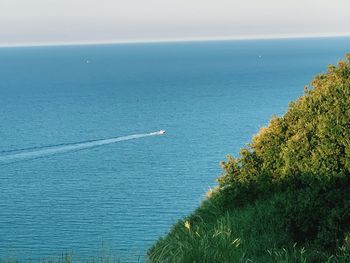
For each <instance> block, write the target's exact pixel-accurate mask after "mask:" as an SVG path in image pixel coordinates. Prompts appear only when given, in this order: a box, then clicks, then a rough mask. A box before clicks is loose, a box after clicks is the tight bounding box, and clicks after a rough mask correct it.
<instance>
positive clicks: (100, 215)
mask: <svg viewBox="0 0 350 263" xmlns="http://www.w3.org/2000/svg"><path fill="white" fill-rule="evenodd" d="M347 52H350V38H349V37H337V38H309V39H306V38H305V39H279V40H278V39H275V40H271V39H270V40H236V41H203V42H174V43H134V44H114V45H112V44H110V45H81V46H79V45H77V46H46V47H44V46H41V47H8V48H6V47H3V48H0V259H2V260H9V259H17V260H32V261H37V260H48V259H57V258H63V257H65V256H66V255H70V256H71V257H74V258H76V259H100V258H109V259H116V260H120V262H143V261H145V259H146V257H145V255H146V253H147V250H148V249H149V248H150V246H152V244H154V242H156V240H157V239H158V238H160V237H161V236H164V235H165V234H166V233H167V232H168V231H169V229H170V228H171V226H172V224H174V223H176V222H177V221H178V220H182V219H183V218H184V217H185V216H186V215H189V214H190V213H191V212H192V211H193V210H194V209H195V208H196V207H198V205H199V204H200V203H201V201H203V200H204V199H205V193H206V192H207V191H208V190H209V189H210V188H213V187H215V185H216V184H217V183H216V178H217V177H218V176H220V174H221V168H220V162H221V161H222V160H225V157H226V155H228V154H230V155H233V156H235V157H237V156H238V152H239V149H240V148H241V147H245V146H246V145H247V144H248V143H249V142H250V140H251V138H252V136H253V135H254V134H255V133H257V132H258V130H259V129H260V128H261V127H263V126H265V125H267V123H268V120H269V119H270V118H271V117H272V116H274V115H277V116H281V115H282V114H283V113H284V112H285V111H286V110H287V109H288V103H289V102H290V101H292V100H295V99H297V98H298V97H299V96H301V95H302V94H303V92H304V86H305V85H308V84H309V83H310V81H311V80H312V78H313V77H315V76H316V75H317V74H319V73H322V72H325V71H326V70H327V65H328V64H336V63H337V62H338V61H339V60H341V59H342V58H344V56H345V54H346V53H347ZM160 130H164V131H165V134H162V133H163V132H160Z"/></svg>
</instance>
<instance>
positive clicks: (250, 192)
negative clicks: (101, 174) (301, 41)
mask: <svg viewBox="0 0 350 263" xmlns="http://www.w3.org/2000/svg"><path fill="white" fill-rule="evenodd" d="M222 168H223V174H222V176H221V177H219V178H218V182H219V186H218V188H217V189H216V190H215V191H214V192H213V193H211V195H210V197H209V199H208V200H206V201H205V202H204V203H203V204H202V205H201V206H200V208H199V209H197V210H196V211H195V212H194V214H193V215H192V216H190V217H189V218H187V219H186V222H188V223H189V224H190V225H191V231H192V232H191V231H190V229H189V228H187V231H186V228H184V225H183V222H179V223H178V224H176V225H175V226H174V228H173V229H172V230H171V231H170V233H169V235H168V236H167V237H166V238H164V239H160V240H159V241H158V242H157V244H156V245H155V246H154V247H153V248H152V249H151V250H150V251H149V256H150V259H151V260H152V261H153V262H350V253H349V251H350V241H349V240H350V235H349V233H350V191H349V187H350V54H349V55H347V60H346V61H340V62H339V63H338V66H337V67H335V66H329V67H328V71H327V72H326V73H324V74H320V75H318V76H316V78H315V79H314V80H313V81H312V82H311V85H310V86H307V87H306V88H305V94H304V96H302V97H300V98H299V99H298V100H296V101H295V102H292V103H290V105H289V108H288V111H287V112H286V114H285V115H284V116H282V117H273V118H272V119H271V121H270V122H269V124H268V126H267V127H264V128H262V129H261V130H260V131H259V133H258V134H257V135H255V136H254V137H253V139H252V142H251V143H250V144H249V145H248V146H247V147H246V148H243V149H241V151H240V155H239V157H238V158H233V157H232V156H228V157H227V160H226V161H223V162H222ZM193 231H195V232H193ZM215 233H220V234H218V235H216V234H215ZM237 240H239V242H238V241H237ZM237 242H238V243H237ZM232 244H235V245H237V246H236V247H232ZM296 244H297V245H296ZM175 259H178V260H175Z"/></svg>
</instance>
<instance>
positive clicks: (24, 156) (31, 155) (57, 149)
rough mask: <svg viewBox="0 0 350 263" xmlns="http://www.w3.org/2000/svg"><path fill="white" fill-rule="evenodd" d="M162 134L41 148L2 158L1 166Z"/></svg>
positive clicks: (138, 135) (160, 133) (137, 135)
mask: <svg viewBox="0 0 350 263" xmlns="http://www.w3.org/2000/svg"><path fill="white" fill-rule="evenodd" d="M162 134H163V133H162V132H161V131H158V132H151V133H143V134H133V135H128V136H122V137H115V138H110V139H102V140H96V141H89V142H80V143H71V144H66V145H63V146H62V145H61V146H51V147H41V148H38V149H36V150H21V151H20V152H19V153H13V154H7V155H2V156H0V164H9V163H15V162H18V161H22V160H30V159H36V158H40V157H44V156H48V155H53V154H58V153H66V152H71V151H79V150H84V149H88V148H92V147H97V146H102V145H107V144H112V143H116V142H121V141H128V140H134V139H140V138H144V137H149V136H158V135H162Z"/></svg>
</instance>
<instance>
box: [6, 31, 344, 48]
mask: <svg viewBox="0 0 350 263" xmlns="http://www.w3.org/2000/svg"><path fill="white" fill-rule="evenodd" d="M337 37H350V33H340V34H308V35H265V36H238V37H212V38H210V37H208V38H206V37H198V38H160V39H138V40H115V41H113V40H106V41H81V42H79V41H77V42H51V43H50V42H46V43H35V42H28V43H16V44H0V48H20V47H56V46H57V47H59V46H90V45H91V46H93V45H123V44H153V43H154V44H157V43H182V42H214V41H244V40H283V39H309V38H337Z"/></svg>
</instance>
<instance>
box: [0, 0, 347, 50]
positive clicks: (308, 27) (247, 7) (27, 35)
mask: <svg viewBox="0 0 350 263" xmlns="http://www.w3.org/2000/svg"><path fill="white" fill-rule="evenodd" d="M349 11H350V1H349V0H0V45H2V46H6V45H45V44H64V43H113V42H144V41H174V40H201V39H231V38H232V39H235V38H236V39H237V38H238V39H242V38H243V39H244V38H280V37H307V36H310V37H313V36H334V35H350V15H349Z"/></svg>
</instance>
